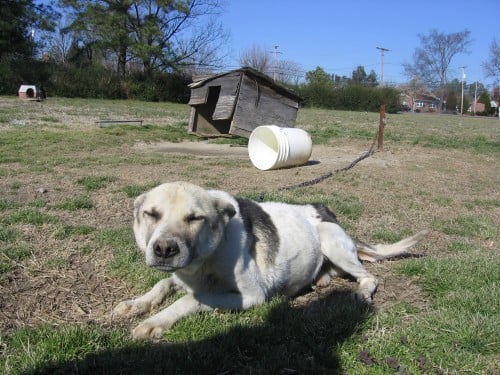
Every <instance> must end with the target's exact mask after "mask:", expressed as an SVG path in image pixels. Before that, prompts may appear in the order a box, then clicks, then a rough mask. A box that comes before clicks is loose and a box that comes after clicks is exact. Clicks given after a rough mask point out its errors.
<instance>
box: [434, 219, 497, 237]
mask: <svg viewBox="0 0 500 375" xmlns="http://www.w3.org/2000/svg"><path fill="white" fill-rule="evenodd" d="M432 227H433V229H435V230H438V231H440V232H443V233H444V234H449V235H458V236H463V237H479V238H482V239H489V238H494V237H496V236H498V230H499V229H498V226H496V225H495V223H493V222H492V221H491V220H489V219H488V218H483V217H477V216H458V217H454V218H450V219H447V220H434V222H433V223H432Z"/></svg>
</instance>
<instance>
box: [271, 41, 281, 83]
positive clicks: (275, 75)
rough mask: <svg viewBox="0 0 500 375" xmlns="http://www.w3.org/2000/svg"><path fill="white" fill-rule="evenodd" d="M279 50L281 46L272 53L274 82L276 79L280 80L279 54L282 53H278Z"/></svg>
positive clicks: (275, 47)
mask: <svg viewBox="0 0 500 375" xmlns="http://www.w3.org/2000/svg"><path fill="white" fill-rule="evenodd" d="M278 48H279V46H274V51H271V52H272V53H273V54H274V63H273V66H274V73H273V79H274V81H276V79H277V78H278V53H281V52H278Z"/></svg>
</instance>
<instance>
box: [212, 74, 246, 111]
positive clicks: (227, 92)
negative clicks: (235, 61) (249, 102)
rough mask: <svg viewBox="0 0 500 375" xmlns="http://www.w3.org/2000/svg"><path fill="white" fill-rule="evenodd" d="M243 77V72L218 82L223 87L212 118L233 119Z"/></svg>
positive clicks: (220, 79)
mask: <svg viewBox="0 0 500 375" xmlns="http://www.w3.org/2000/svg"><path fill="white" fill-rule="evenodd" d="M242 75H243V74H242V73H241V72H234V73H231V74H228V75H227V76H224V77H221V78H219V79H218V80H217V83H219V84H220V85H221V91H220V94H219V100H218V101H217V105H216V106H215V110H214V114H213V116H212V118H213V119H214V120H229V119H231V117H232V115H233V112H234V108H235V106H236V101H237V99H238V91H239V89H240V82H241V77H242Z"/></svg>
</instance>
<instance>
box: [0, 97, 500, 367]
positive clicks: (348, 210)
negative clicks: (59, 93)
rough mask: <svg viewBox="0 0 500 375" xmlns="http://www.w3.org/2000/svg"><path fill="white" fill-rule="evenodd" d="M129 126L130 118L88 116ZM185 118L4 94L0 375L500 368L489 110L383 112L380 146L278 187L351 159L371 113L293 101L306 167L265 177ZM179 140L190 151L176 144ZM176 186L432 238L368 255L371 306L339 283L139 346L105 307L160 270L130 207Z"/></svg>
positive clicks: (496, 206) (192, 323)
mask: <svg viewBox="0 0 500 375" xmlns="http://www.w3.org/2000/svg"><path fill="white" fill-rule="evenodd" d="M130 118H140V119H143V120H144V126H142V127H141V126H137V125H116V126H110V127H106V128H99V127H98V126H97V125H96V123H95V122H96V121H97V120H99V119H130ZM188 119H189V107H188V106H187V105H177V104H171V103H144V102H135V101H104V100H84V99H63V98H50V99H48V100H47V101H45V102H42V103H36V102H30V103H25V102H21V101H19V100H18V99H17V98H10V97H0V192H1V194H0V373H6V374H58V373H59V374H68V373H70V374H72V373H74V374H100V373H103V374H104V373H105V374H186V373H188V374H190V373H200V374H201V373H203V374H288V373H299V374H302V373H308V374H309V373H310V374H323V373H324V374H335V373H339V374H340V373H343V374H492V375H493V374H498V373H500V355H499V352H500V348H499V347H500V344H499V342H500V330H499V328H498V327H499V326H500V319H499V313H498V312H499V311H500V293H499V290H498V281H499V279H500V257H499V237H500V233H499V232H500V231H499V228H500V189H499V186H500V167H499V165H500V121H499V120H498V119H491V118H479V117H476V118H472V117H466V116H464V117H460V116H453V115H437V114H435V115H426V114H397V115H388V116H387V126H386V131H385V143H384V146H385V147H384V151H381V152H377V153H376V154H375V155H374V156H372V157H370V158H368V159H366V160H364V161H362V162H360V163H359V164H358V165H357V166H356V167H354V168H353V169H351V170H349V171H347V172H344V173H341V174H336V175H334V176H333V177H332V178H330V179H328V180H325V181H323V182H322V183H320V184H318V185H314V186H309V187H305V188H299V189H294V190H289V191H279V188H280V187H283V186H286V185H290V184H294V183H299V182H302V181H304V180H307V179H310V178H314V177H317V176H319V175H322V174H324V173H327V172H329V171H332V170H334V169H337V168H338V167H343V166H345V165H346V164H348V163H349V162H350V161H352V160H354V159H355V158H356V157H357V156H359V154H361V153H362V152H363V151H365V150H366V149H367V148H368V147H369V146H370V145H371V141H372V139H373V136H374V133H375V131H376V129H377V127H378V114H377V113H363V112H343V111H334V110H321V109H309V108H306V109H300V110H299V114H298V119H297V126H298V127H300V128H303V129H305V130H307V131H308V132H309V133H310V134H311V135H312V138H313V144H314V149H313V156H312V157H313V159H314V161H315V162H314V163H310V164H308V165H306V166H301V167H296V168H287V169H283V170H278V171H267V172H263V171H259V170H256V168H254V167H253V166H252V165H251V163H250V161H249V159H248V157H247V156H246V155H245V154H244V147H232V148H231V147H230V145H227V143H228V142H230V143H231V142H234V143H239V146H241V143H243V145H244V143H245V142H241V141H227V140H226V141H225V142H222V143H225V144H222V145H220V147H221V150H223V151H222V152H221V153H220V154H212V153H204V151H203V150H204V149H203V147H204V145H206V144H207V142H206V141H205V140H200V139H198V138H196V137H194V136H190V135H188V134H187V131H186V130H187V123H188ZM185 141H189V142H199V145H200V151H199V152H196V153H193V152H181V151H179V150H178V149H177V148H176V147H175V146H173V145H175V144H182V143H179V142H185ZM217 142H219V141H211V142H210V144H213V143H217ZM225 146H227V149H225V148H224V147H225ZM241 149H243V151H242V152H240V150H241ZM179 179H182V180H189V181H191V182H194V183H197V184H200V185H203V186H205V187H208V188H214V187H216V188H220V189H222V190H227V191H230V192H232V193H234V194H238V195H244V196H247V197H251V198H257V197H259V196H260V195H264V197H265V199H266V200H271V199H274V200H282V201H290V202H321V203H324V204H327V205H328V206H329V207H330V208H331V209H332V210H333V211H334V212H336V213H337V214H338V217H339V219H340V221H341V222H342V224H343V225H344V227H345V228H347V230H348V231H349V232H350V233H351V234H352V235H353V236H355V237H358V238H359V239H361V240H364V241H367V242H392V241H397V240H399V239H400V238H402V237H404V236H407V235H409V234H412V233H415V232H417V231H419V230H421V229H429V230H430V234H429V236H428V238H426V239H425V240H424V241H423V243H422V244H420V245H418V247H417V248H416V249H415V250H414V252H413V253H414V256H412V257H408V258H404V259H396V260H389V261H386V262H381V263H375V264H367V268H368V269H369V271H370V272H372V273H373V274H375V275H376V276H377V277H378V278H379V280H380V282H381V284H380V287H379V290H378V292H377V294H376V295H375V297H374V305H373V306H365V305H362V304H359V303H356V302H354V301H353V300H352V298H351V297H350V292H351V291H352V289H353V288H354V287H355V285H354V283H353V282H350V281H348V280H340V279H339V280H334V281H333V282H332V283H331V285H330V286H328V287H326V288H323V289H313V290H311V291H306V292H305V293H304V294H303V295H301V296H298V297H297V298H295V299H285V298H282V297H277V298H274V299H272V300H271V301H269V302H268V303H266V304H264V305H262V306H258V307H255V308H252V309H250V310H248V311H244V312H222V311H216V312H212V313H205V314H199V315H194V316H191V317H188V318H186V319H184V320H182V321H181V322H179V323H178V324H177V325H175V326H174V327H173V328H172V329H171V330H169V331H168V332H166V333H165V335H164V337H163V340H161V341H160V342H154V343H153V342H140V341H139V342H136V341H133V340H131V338H130V329H131V328H133V327H134V326H135V325H136V324H137V323H138V322H139V319H140V318H137V319H130V320H120V321H116V320H114V319H112V317H111V316H110V312H111V311H112V309H113V307H114V306H115V305H116V304H117V303H118V302H120V301H121V300H123V299H129V298H131V297H132V296H134V295H138V294H141V293H144V292H145V291H146V290H148V288H150V287H151V286H152V285H154V283H155V282H157V281H158V280H159V279H160V278H162V277H164V276H165V275H164V274H161V273H159V272H158V271H155V270H151V269H148V268H147V267H146V266H145V265H144V264H143V263H144V262H143V259H142V255H141V254H140V253H139V251H138V250H137V249H136V247H135V243H134V239H133V234H132V229H131V216H132V203H133V199H134V197H136V196H137V195H138V194H140V193H141V192H143V191H145V190H148V189H150V188H151V187H153V186H155V185H156V184H158V183H160V182H164V181H173V180H179ZM176 297H178V296H173V297H172V298H171V299H170V300H169V301H167V303H168V302H171V301H172V300H173V299H175V298H176Z"/></svg>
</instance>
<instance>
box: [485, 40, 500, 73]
mask: <svg viewBox="0 0 500 375" xmlns="http://www.w3.org/2000/svg"><path fill="white" fill-rule="evenodd" d="M483 69H484V71H485V73H486V76H487V77H492V78H494V79H495V81H497V82H498V81H499V80H500V45H499V44H498V43H497V41H496V40H493V42H491V45H490V56H489V60H488V61H485V62H484V63H483Z"/></svg>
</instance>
